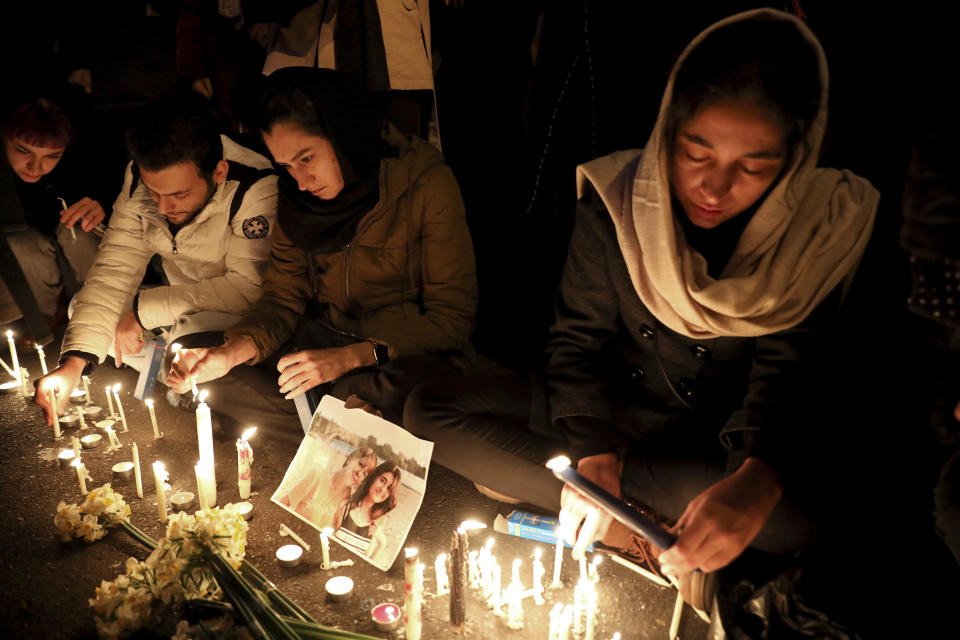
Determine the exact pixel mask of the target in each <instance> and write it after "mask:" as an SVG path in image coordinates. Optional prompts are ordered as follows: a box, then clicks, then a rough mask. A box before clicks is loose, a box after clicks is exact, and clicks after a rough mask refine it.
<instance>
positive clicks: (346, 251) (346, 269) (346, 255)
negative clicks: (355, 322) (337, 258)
mask: <svg viewBox="0 0 960 640" xmlns="http://www.w3.org/2000/svg"><path fill="white" fill-rule="evenodd" d="M351 246H352V244H351V243H349V242H348V243H347V246H345V247H344V248H343V283H344V297H345V298H346V301H347V308H348V309H352V308H353V303H352V302H350V248H351Z"/></svg>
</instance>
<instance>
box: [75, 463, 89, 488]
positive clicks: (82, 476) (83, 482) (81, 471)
mask: <svg viewBox="0 0 960 640" xmlns="http://www.w3.org/2000/svg"><path fill="white" fill-rule="evenodd" d="M73 466H75V467H76V468H77V480H79V481H80V493H82V494H83V495H87V480H89V479H90V474H88V473H87V468H86V467H85V466H84V464H83V462H81V461H80V458H77V459H75V460H74V461H73Z"/></svg>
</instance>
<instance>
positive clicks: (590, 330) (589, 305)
mask: <svg viewBox="0 0 960 640" xmlns="http://www.w3.org/2000/svg"><path fill="white" fill-rule="evenodd" d="M609 218H610V217H609V215H608V214H607V213H606V211H605V210H604V208H603V205H602V204H601V203H600V202H599V198H596V197H594V196H593V192H592V190H591V191H589V192H588V193H587V194H586V195H585V196H584V197H583V198H581V199H580V201H579V202H578V203H577V215H576V222H575V224H574V229H573V235H572V236H571V238H570V246H569V249H568V252H567V262H566V265H565V266H564V270H563V278H562V279H561V281H560V289H559V293H558V296H557V312H556V321H555V323H554V325H553V326H552V327H551V329H550V333H549V339H548V344H547V355H548V362H547V385H548V388H549V393H550V409H551V414H552V418H553V421H554V424H555V425H556V426H557V427H558V428H559V429H561V430H562V431H563V432H564V433H565V435H566V436H567V439H568V440H569V441H570V447H571V449H572V451H573V453H574V455H576V456H577V457H578V458H583V457H586V456H591V455H597V454H600V453H609V452H612V451H614V450H615V449H616V446H615V444H614V439H613V435H614V427H613V424H612V423H611V420H612V409H611V401H610V396H611V388H610V379H611V375H612V374H611V364H610V358H609V355H608V354H609V352H610V349H611V348H612V347H613V345H614V343H615V341H616V336H617V335H618V331H619V325H620V311H619V308H620V307H619V301H618V299H617V294H616V292H615V291H614V287H613V284H612V282H611V280H610V275H609V273H610V272H609V267H608V264H607V261H608V259H609V256H608V252H610V251H619V246H617V245H616V236H615V235H614V234H613V232H612V229H611V230H605V229H604V227H605V226H610V227H612V225H613V222H612V221H611V220H610V219H609ZM605 231H606V232H605ZM604 236H607V240H608V241H605V239H604ZM611 238H612V241H613V243H614V244H613V245H611V244H609V240H610V239H611Z"/></svg>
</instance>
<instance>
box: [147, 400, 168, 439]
mask: <svg viewBox="0 0 960 640" xmlns="http://www.w3.org/2000/svg"><path fill="white" fill-rule="evenodd" d="M143 403H144V404H145V405H147V410H149V411H150V424H152V425H153V439H154V440H159V439H160V438H162V437H163V434H162V433H160V428H159V427H157V412H156V411H154V410H153V398H147V399H146V400H144V401H143Z"/></svg>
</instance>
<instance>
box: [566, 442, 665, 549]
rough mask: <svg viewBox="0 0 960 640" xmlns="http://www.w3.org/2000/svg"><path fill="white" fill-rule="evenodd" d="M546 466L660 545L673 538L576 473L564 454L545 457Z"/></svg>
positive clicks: (663, 545)
mask: <svg viewBox="0 0 960 640" xmlns="http://www.w3.org/2000/svg"><path fill="white" fill-rule="evenodd" d="M547 468H548V469H550V470H551V471H552V472H553V475H554V476H556V477H557V478H558V479H559V480H562V481H563V482H565V483H566V484H568V485H570V486H571V487H573V488H574V489H576V490H577V491H579V492H580V493H581V494H583V495H585V496H586V497H587V498H589V499H590V501H591V502H593V503H594V504H596V505H597V506H598V507H599V508H601V509H603V510H604V511H606V512H607V513H609V514H610V515H611V516H613V517H614V518H615V519H616V520H617V521H619V522H620V523H622V524H623V525H625V526H626V527H627V528H629V529H630V530H631V531H634V532H635V533H637V534H639V535H641V536H643V537H644V538H646V539H647V540H649V541H650V542H652V543H653V544H655V545H657V546H658V547H660V548H661V549H669V548H670V545H672V544H673V543H674V541H675V540H676V538H675V537H674V535H673V534H672V533H669V532H668V531H667V530H666V529H664V528H662V527H660V526H658V525H657V524H656V523H655V522H653V521H652V520H650V519H649V518H646V517H644V516H642V515H640V514H639V513H638V512H637V511H636V510H634V509H631V508H630V507H628V506H627V505H626V504H625V503H624V502H623V501H622V500H619V499H618V498H616V497H615V496H613V495H611V494H610V492H609V491H607V490H605V489H603V488H602V487H600V486H598V485H597V484H595V483H593V482H591V481H590V480H588V479H587V478H584V477H583V476H582V475H580V474H579V473H577V471H576V470H575V469H574V468H573V467H571V466H570V459H569V458H567V457H566V456H557V457H556V458H551V459H550V460H548V461H547Z"/></svg>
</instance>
